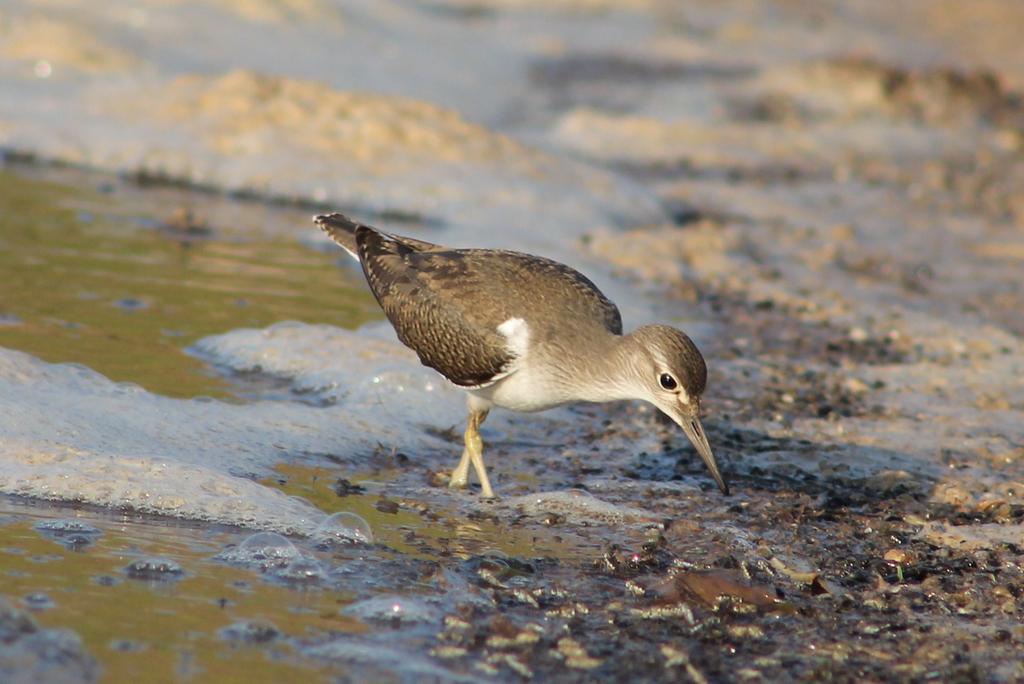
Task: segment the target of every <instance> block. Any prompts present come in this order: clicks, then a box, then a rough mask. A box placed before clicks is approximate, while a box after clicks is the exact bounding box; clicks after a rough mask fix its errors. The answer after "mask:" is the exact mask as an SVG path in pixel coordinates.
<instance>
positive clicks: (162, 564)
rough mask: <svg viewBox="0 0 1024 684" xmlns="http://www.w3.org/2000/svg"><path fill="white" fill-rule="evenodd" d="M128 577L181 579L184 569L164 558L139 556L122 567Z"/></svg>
mask: <svg viewBox="0 0 1024 684" xmlns="http://www.w3.org/2000/svg"><path fill="white" fill-rule="evenodd" d="M124 572H125V574H126V575H128V577H130V578H132V579H137V580H148V581H160V582H166V581H170V580H177V579H181V577H182V576H183V575H184V574H185V570H184V569H183V568H182V567H181V565H179V564H178V563H176V562H175V561H172V560H168V559H166V558H141V559H139V560H137V561H135V562H134V563H131V564H130V565H129V566H128V567H126V568H125V569H124Z"/></svg>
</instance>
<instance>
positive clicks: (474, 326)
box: [354, 225, 622, 387]
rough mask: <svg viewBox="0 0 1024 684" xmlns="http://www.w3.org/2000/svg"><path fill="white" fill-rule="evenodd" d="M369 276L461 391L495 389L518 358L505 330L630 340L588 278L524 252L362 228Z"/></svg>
mask: <svg viewBox="0 0 1024 684" xmlns="http://www.w3.org/2000/svg"><path fill="white" fill-rule="evenodd" d="M354 233H355V242H356V247H357V252H358V256H359V260H360V262H361V264H362V266H363V273H364V274H365V275H366V280H367V282H368V283H369V285H370V289H371V290H372V291H373V294H374V296H375V297H376V298H377V301H378V302H379V303H380V305H381V308H382V309H384V313H385V315H386V316H387V317H388V320H389V321H391V324H392V326H394V328H395V331H396V332H397V333H398V338H399V339H400V340H401V341H402V342H403V343H404V344H405V345H406V346H408V347H410V348H411V349H412V350H414V351H415V352H416V353H417V355H419V358H420V361H421V362H422V363H423V364H424V365H426V366H429V367H431V368H433V369H435V370H437V371H438V372H440V373H441V374H442V375H444V376H445V377H446V378H448V379H449V380H451V381H452V382H453V383H455V384H457V385H461V386H464V387H473V386H479V385H486V384H488V383H490V382H492V381H494V380H495V379H496V378H498V377H500V376H501V375H503V374H505V373H507V372H509V369H510V367H511V365H512V362H513V361H514V360H515V355H514V354H513V353H512V352H511V351H510V350H509V348H508V345H507V341H506V339H505V337H504V336H503V335H501V333H499V332H498V326H499V325H501V324H502V323H504V322H505V321H507V320H509V319H510V318H522V319H524V320H525V321H526V322H527V324H528V325H529V327H530V329H531V330H532V331H535V332H536V333H537V335H538V338H539V339H540V340H541V342H539V343H541V344H543V340H544V339H545V338H547V339H551V336H552V335H559V334H565V333H573V334H576V335H578V336H582V337H586V336H587V335H589V334H591V333H592V332H593V331H594V330H595V329H596V328H603V329H604V330H606V331H608V332H611V333H613V334H616V335H621V334H622V317H621V316H620V314H619V310H618V309H617V308H616V306H615V305H614V304H613V303H612V302H611V301H609V300H608V299H607V298H606V297H605V296H604V295H603V294H602V293H601V291H600V290H598V289H597V287H596V286H595V285H594V284H593V283H592V282H590V280H588V279H587V278H586V277H585V276H584V275H582V274H581V273H579V272H578V271H575V270H573V269H571V268H569V267H568V266H565V265H564V264H560V263H558V262H556V261H552V260H551V259H544V258H542V257H536V256H531V255H528V254H522V253H520V252H507V251H495V250H485V249H449V248H446V247H440V246H438V245H433V244H430V243H424V242H421V241H418V240H410V239H406V238H404V237H400V236H392V235H388V234H386V233H381V232H379V231H377V230H375V229H373V228H370V227H368V226H362V225H357V226H356V228H355V231H354Z"/></svg>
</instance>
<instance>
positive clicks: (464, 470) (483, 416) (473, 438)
mask: <svg viewBox="0 0 1024 684" xmlns="http://www.w3.org/2000/svg"><path fill="white" fill-rule="evenodd" d="M487 413H488V411H487V410H486V409H483V410H480V409H473V408H470V410H469V418H468V420H467V421H466V432H465V433H464V435H463V438H464V440H465V444H466V447H465V449H463V451H462V460H460V461H459V465H458V466H456V468H455V470H454V471H452V476H451V479H450V480H448V486H449V487H465V486H466V484H467V483H468V482H469V465H470V464H471V463H472V464H473V470H475V471H476V476H477V478H479V480H480V489H481V494H483V496H485V497H487V498H491V497H493V496H494V491H493V490H492V489H491V482H490V480H489V479H488V478H487V468H486V466H484V443H483V440H481V439H480V425H481V424H482V423H483V422H484V421H485V420H487Z"/></svg>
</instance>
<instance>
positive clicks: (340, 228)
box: [313, 214, 362, 260]
mask: <svg viewBox="0 0 1024 684" xmlns="http://www.w3.org/2000/svg"><path fill="white" fill-rule="evenodd" d="M313 222H314V223H316V225H318V226H320V230H322V231H324V232H325V233H327V235H328V236H329V237H330V238H331V239H332V240H334V241H335V242H337V243H338V244H339V245H340V246H341V247H342V249H344V250H345V251H346V252H348V253H349V254H351V255H352V257H353V258H354V259H356V260H358V259H359V250H358V249H357V247H356V230H357V229H358V228H359V227H360V226H362V224H361V223H357V222H355V221H353V220H352V219H350V218H349V217H347V216H345V215H344V214H323V215H322V216H317V217H316V218H314V219H313Z"/></svg>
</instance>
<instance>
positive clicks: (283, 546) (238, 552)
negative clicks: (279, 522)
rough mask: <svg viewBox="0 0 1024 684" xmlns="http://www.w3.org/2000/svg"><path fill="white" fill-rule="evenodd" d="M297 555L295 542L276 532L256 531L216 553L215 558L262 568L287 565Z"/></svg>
mask: <svg viewBox="0 0 1024 684" xmlns="http://www.w3.org/2000/svg"><path fill="white" fill-rule="evenodd" d="M298 556H299V550H298V549H296V548H295V544H292V543H291V542H290V541H289V540H288V539H286V538H285V537H283V536H281V535H280V534H277V533H276V532H257V533H256V534H254V535H252V536H250V537H248V538H246V539H245V541H243V542H242V543H241V544H239V545H238V546H236V547H234V548H230V549H225V550H224V551H221V552H220V553H219V554H217V558H219V559H220V560H223V561H226V562H228V563H237V564H240V565H257V566H260V567H262V568H263V569H267V568H270V567H280V566H284V565H287V564H288V563H290V562H291V561H292V560H294V559H295V558H297V557H298Z"/></svg>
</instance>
